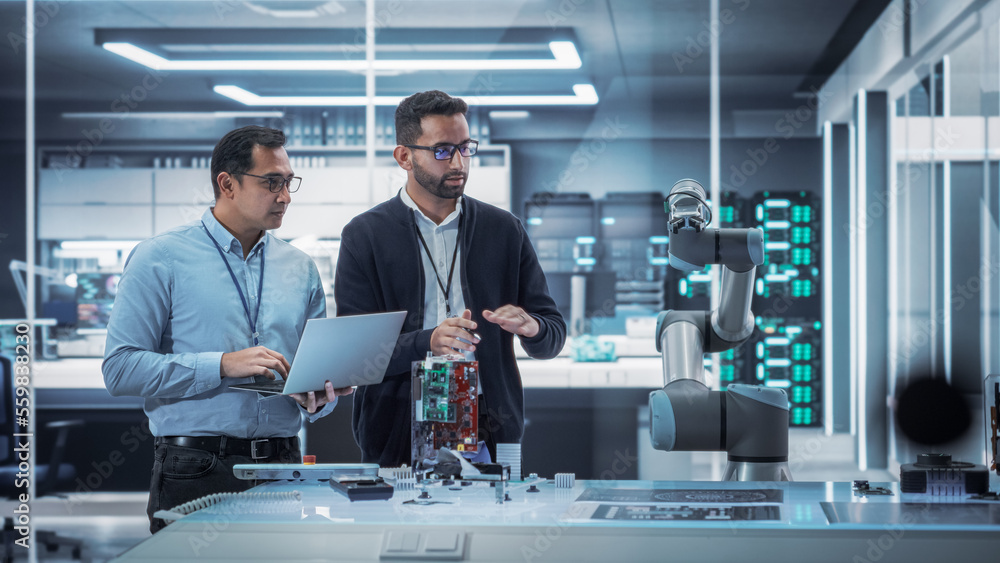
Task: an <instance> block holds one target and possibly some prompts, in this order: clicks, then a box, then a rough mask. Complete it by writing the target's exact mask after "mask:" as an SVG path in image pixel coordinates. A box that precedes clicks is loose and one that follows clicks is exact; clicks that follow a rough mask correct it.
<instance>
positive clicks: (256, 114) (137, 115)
mask: <svg viewBox="0 0 1000 563" xmlns="http://www.w3.org/2000/svg"><path fill="white" fill-rule="evenodd" d="M242 117H246V118H261V117H277V118H281V117H285V112H283V111H131V112H107V111H105V112H101V111H78V112H66V113H63V114H62V118H63V119H105V118H107V119H232V118H242Z"/></svg>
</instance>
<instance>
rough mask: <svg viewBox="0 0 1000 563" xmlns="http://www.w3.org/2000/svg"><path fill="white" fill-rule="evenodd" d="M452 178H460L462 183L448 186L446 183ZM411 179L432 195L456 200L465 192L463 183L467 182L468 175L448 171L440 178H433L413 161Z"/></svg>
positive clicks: (433, 176)
mask: <svg viewBox="0 0 1000 563" xmlns="http://www.w3.org/2000/svg"><path fill="white" fill-rule="evenodd" d="M453 178H461V179H462V183H461V184H458V185H457V186H450V185H448V184H447V183H446V181H447V180H449V179H453ZM413 179H414V180H416V181H417V183H418V184H420V186H421V187H422V188H424V189H425V190H427V191H428V192H430V193H431V194H432V195H435V196H437V197H439V198H441V199H458V198H460V197H462V194H463V193H464V192H465V182H466V181H468V179H469V177H468V174H466V173H464V172H453V171H449V172H448V173H446V174H443V175H441V176H435V175H433V174H431V173H430V172H428V171H427V170H425V169H424V168H421V167H420V165H419V164H417V163H416V161H414V162H413Z"/></svg>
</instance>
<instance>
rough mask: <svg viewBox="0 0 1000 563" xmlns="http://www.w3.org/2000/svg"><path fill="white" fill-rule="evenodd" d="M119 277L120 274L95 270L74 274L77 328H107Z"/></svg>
mask: <svg viewBox="0 0 1000 563" xmlns="http://www.w3.org/2000/svg"><path fill="white" fill-rule="evenodd" d="M121 277H122V276H121V274H109V273H95V272H88V273H81V274H77V275H76V328H77V330H88V329H97V330H104V329H107V328H108V319H109V318H110V317H111V307H112V306H114V303H115V296H116V295H117V294H118V282H119V280H121Z"/></svg>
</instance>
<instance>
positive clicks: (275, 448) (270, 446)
mask: <svg viewBox="0 0 1000 563" xmlns="http://www.w3.org/2000/svg"><path fill="white" fill-rule="evenodd" d="M157 443H158V444H169V445H171V446H180V447H182V448H194V449H196V450H204V451H206V452H214V453H218V454H221V455H240V456H245V457H249V458H251V459H266V458H269V457H272V456H276V455H278V454H279V453H281V452H282V451H284V450H295V449H298V447H299V439H298V438H297V437H295V436H292V437H291V438H260V439H257V440H252V439H249V438H232V437H229V436H164V437H161V438H157Z"/></svg>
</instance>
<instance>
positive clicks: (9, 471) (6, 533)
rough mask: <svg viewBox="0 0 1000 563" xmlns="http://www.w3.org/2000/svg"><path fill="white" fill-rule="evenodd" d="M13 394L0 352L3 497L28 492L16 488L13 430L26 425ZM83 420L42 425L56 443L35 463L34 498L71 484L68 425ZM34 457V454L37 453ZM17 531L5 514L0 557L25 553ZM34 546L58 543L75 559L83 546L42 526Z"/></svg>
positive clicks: (35, 445)
mask: <svg viewBox="0 0 1000 563" xmlns="http://www.w3.org/2000/svg"><path fill="white" fill-rule="evenodd" d="M16 398H17V397H16V395H15V391H14V370H13V365H12V362H11V359H10V358H9V357H8V356H4V355H0V496H2V497H3V498H8V499H14V500H17V498H18V496H19V495H21V494H25V493H27V489H25V488H17V487H15V484H16V483H17V481H18V479H17V473H18V472H19V469H18V464H19V463H20V460H19V459H18V457H17V455H15V452H14V447H15V445H16V442H17V440H18V438H16V437H14V434H15V433H24V432H25V431H26V428H24V427H21V426H18V425H17V423H16V420H17V416H15V414H14V410H13V407H14V405H15V400H16ZM82 424H83V422H82V421H79V420H64V421H56V422H50V423H48V424H46V425H45V428H48V429H51V430H55V431H56V439H55V443H54V445H53V447H52V455H51V457H50V458H49V462H48V463H36V464H35V473H34V479H35V495H36V498H38V497H41V496H43V495H45V494H46V493H48V492H51V491H53V490H54V489H55V488H56V487H58V486H62V485H67V484H71V483H72V482H73V479H74V478H75V477H76V469H75V468H74V467H73V466H72V465H70V464H68V463H63V457H64V455H65V453H66V439H67V437H68V435H69V429H70V428H72V427H74V426H81V425H82ZM41 445H42V444H40V443H39V441H38V439H37V436H34V437H32V438H31V455H33V456H37V455H38V451H39V446H41ZM36 459H37V457H36ZM19 537H21V536H20V534H19V533H18V532H17V530H15V529H14V521H13V519H11V518H7V517H6V515H5V517H4V526H3V546H4V551H3V559H2V560H3V561H4V563H6V562H8V561H13V559H14V555H15V553H17V554H26V552H25V550H24V548H22V547H16V546H15V545H14V541H15V540H16V539H18V538H19ZM35 542H36V544H37V545H36V546H34V549H38V548H39V547H42V546H44V547H45V548H46V549H47V550H49V551H57V550H58V549H59V548H60V547H63V546H66V547H68V548H69V550H70V552H71V553H72V556H73V558H74V559H79V558H80V556H81V551H82V550H83V542H82V541H80V540H77V539H73V538H64V537H60V536H58V535H57V534H55V533H54V532H48V531H43V530H37V529H36V531H35Z"/></svg>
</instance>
